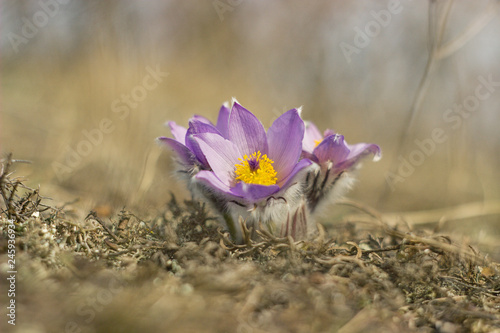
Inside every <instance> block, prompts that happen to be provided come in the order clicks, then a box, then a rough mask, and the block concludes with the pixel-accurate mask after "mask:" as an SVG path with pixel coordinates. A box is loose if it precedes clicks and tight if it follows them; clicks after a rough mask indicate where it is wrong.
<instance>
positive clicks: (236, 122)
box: [228, 102, 268, 155]
mask: <svg viewBox="0 0 500 333" xmlns="http://www.w3.org/2000/svg"><path fill="white" fill-rule="evenodd" d="M228 137H229V139H230V140H231V141H232V142H234V143H235V144H236V146H237V147H238V149H239V150H240V152H241V153H242V154H243V155H245V154H246V155H251V154H253V153H255V152H257V151H260V152H261V154H262V155H264V154H267V152H268V148H267V138H266V131H265V130H264V126H262V123H261V122H260V121H259V119H257V117H255V116H254V115H253V114H252V113H251V112H250V111H248V110H247V109H245V108H244V107H243V106H241V105H239V104H238V103H237V102H234V105H233V109H232V110H231V115H230V116H229V126H228Z"/></svg>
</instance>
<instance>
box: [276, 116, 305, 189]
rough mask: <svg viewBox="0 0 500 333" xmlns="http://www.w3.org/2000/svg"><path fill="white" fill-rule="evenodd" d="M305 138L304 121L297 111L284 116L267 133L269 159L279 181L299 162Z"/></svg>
mask: <svg viewBox="0 0 500 333" xmlns="http://www.w3.org/2000/svg"><path fill="white" fill-rule="evenodd" d="M303 138H304V121H303V120H302V119H301V118H300V116H299V113H298V111H297V109H292V110H290V111H287V112H285V113H284V114H282V115H281V116H280V117H279V118H278V119H276V120H275V121H274V122H273V124H272V125H271V127H270V128H269V130H268V131H267V140H268V143H269V158H270V159H272V160H273V161H274V164H273V167H274V169H275V170H276V172H277V173H278V180H279V179H283V178H286V177H287V176H288V175H289V174H290V172H291V171H292V169H293V167H294V166H295V164H296V163H297V161H298V160H299V157H300V154H301V152H302V139H303Z"/></svg>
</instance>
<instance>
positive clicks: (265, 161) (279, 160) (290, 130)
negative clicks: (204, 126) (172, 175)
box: [188, 102, 311, 205]
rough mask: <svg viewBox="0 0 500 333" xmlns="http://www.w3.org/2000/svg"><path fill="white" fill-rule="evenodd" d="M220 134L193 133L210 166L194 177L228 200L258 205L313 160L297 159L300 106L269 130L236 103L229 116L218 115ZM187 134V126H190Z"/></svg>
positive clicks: (300, 130) (302, 128)
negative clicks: (298, 109)
mask: <svg viewBox="0 0 500 333" xmlns="http://www.w3.org/2000/svg"><path fill="white" fill-rule="evenodd" d="M217 128H218V129H219V130H218V132H219V133H214V132H209V131H203V132H202V131H199V132H198V133H196V134H193V139H194V141H195V142H196V143H197V144H198V147H199V154H200V155H202V156H200V159H203V158H204V159H206V161H207V164H208V166H209V167H210V169H209V170H202V171H200V172H199V173H197V174H196V176H195V178H196V179H197V180H198V181H199V182H200V183H201V184H203V185H205V186H207V187H208V188H210V189H212V190H214V191H215V192H216V193H217V194H220V195H222V196H224V197H226V198H227V199H228V200H235V201H236V202H238V203H240V204H242V205H248V204H254V203H257V202H259V201H261V200H264V199H267V198H268V197H269V196H271V195H274V194H276V193H278V192H281V191H282V190H283V189H286V188H287V187H288V186H289V185H290V184H291V183H292V182H293V181H294V179H295V176H296V175H297V174H298V173H299V172H300V171H301V170H302V169H304V168H305V167H307V166H309V165H310V164H311V162H310V161H309V160H307V159H304V160H301V161H299V158H300V155H301V152H302V139H303V137H304V123H303V121H302V119H301V118H300V116H299V113H298V111H297V110H296V109H292V110H290V111H288V112H286V113H285V114H283V115H282V116H281V117H279V118H278V119H276V121H274V123H273V124H272V125H271V127H270V128H269V130H268V131H267V134H266V131H265V129H264V126H263V125H262V123H261V122H260V121H259V120H258V119H257V117H255V116H254V115H253V114H252V113H251V112H250V111H248V110H247V109H245V108H244V107H243V106H241V105H240V104H238V103H237V102H234V104H233V107H232V109H231V112H230V114H229V117H226V116H225V114H224V115H223V116H221V115H219V121H218V122H217ZM188 132H189V130H188Z"/></svg>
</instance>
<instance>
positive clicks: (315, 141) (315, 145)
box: [314, 140, 323, 148]
mask: <svg viewBox="0 0 500 333" xmlns="http://www.w3.org/2000/svg"><path fill="white" fill-rule="evenodd" d="M321 142H323V140H314V148H316V147H317V146H318V145H319V144H320V143H321Z"/></svg>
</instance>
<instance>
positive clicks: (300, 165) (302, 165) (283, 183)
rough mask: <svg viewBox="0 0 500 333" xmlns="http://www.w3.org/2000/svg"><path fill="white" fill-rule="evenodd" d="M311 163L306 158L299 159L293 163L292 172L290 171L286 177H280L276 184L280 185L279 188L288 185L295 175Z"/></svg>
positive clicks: (284, 187)
mask: <svg viewBox="0 0 500 333" xmlns="http://www.w3.org/2000/svg"><path fill="white" fill-rule="evenodd" d="M311 164H313V162H311V161H310V160H308V159H302V160H300V161H299V163H297V164H295V166H294V168H293V170H292V172H290V174H289V175H288V177H286V178H284V179H281V180H280V181H279V182H278V185H279V186H280V188H281V189H285V190H286V188H287V187H288V186H290V185H291V184H292V183H293V182H294V181H295V180H296V179H295V178H296V177H295V176H297V174H298V173H299V172H300V171H302V170H303V169H304V168H306V167H308V166H310V165H311Z"/></svg>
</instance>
